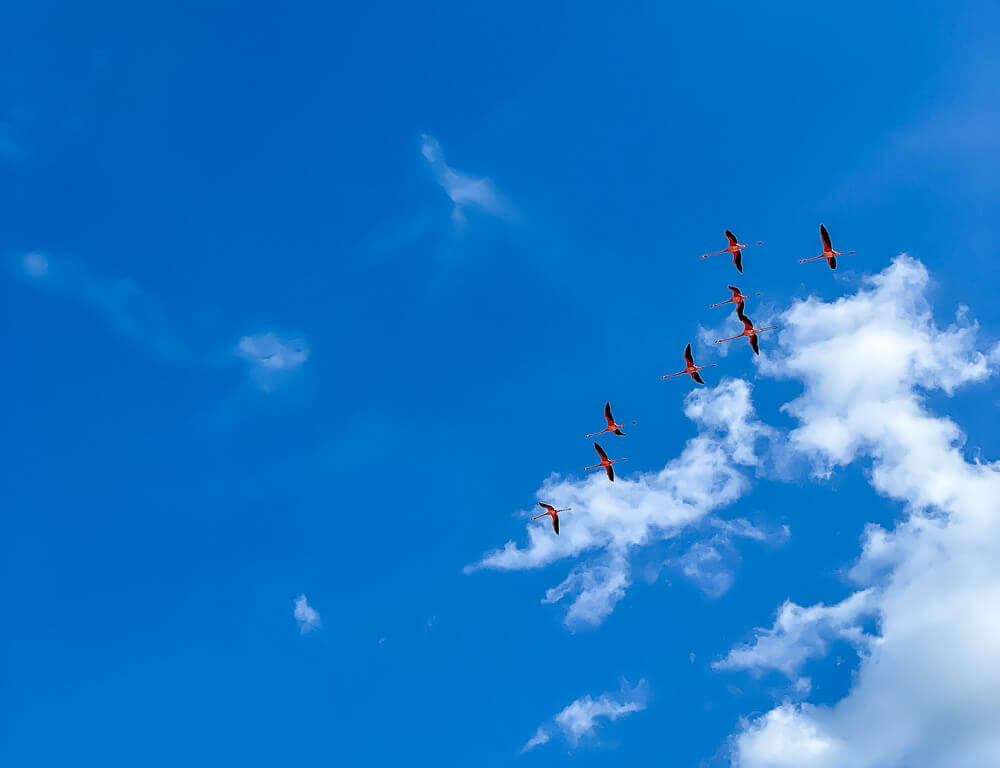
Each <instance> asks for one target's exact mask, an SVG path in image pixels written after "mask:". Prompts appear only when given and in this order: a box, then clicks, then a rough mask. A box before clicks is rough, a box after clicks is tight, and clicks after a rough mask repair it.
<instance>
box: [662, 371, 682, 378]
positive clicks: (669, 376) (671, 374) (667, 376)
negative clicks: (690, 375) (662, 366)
mask: <svg viewBox="0 0 1000 768" xmlns="http://www.w3.org/2000/svg"><path fill="white" fill-rule="evenodd" d="M685 373H687V369H685V370H683V371H681V372H680V373H668V374H667V375H666V376H661V377H660V378H661V379H672V378H673V377H674V376H683V375H684V374H685Z"/></svg>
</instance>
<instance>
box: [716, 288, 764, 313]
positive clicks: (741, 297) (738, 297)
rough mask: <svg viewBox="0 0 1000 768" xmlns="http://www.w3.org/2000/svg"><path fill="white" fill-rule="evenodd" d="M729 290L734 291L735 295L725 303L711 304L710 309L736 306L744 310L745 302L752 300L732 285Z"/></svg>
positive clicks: (757, 294)
mask: <svg viewBox="0 0 1000 768" xmlns="http://www.w3.org/2000/svg"><path fill="white" fill-rule="evenodd" d="M729 290H730V291H732V293H733V295H732V296H731V297H730V298H728V299H726V300H725V301H720V302H719V303H718V304H710V305H709V307H708V308H709V309H715V308H716V307H724V306H725V305H726V304H735V305H736V308H737V309H739V310H741V311H742V309H743V302H744V301H746V300H747V299H749V298H750V296H748V295H745V294H742V293H740V289H739V288H737V287H736V286H735V285H730V286H729ZM753 295H754V296H760V294H759V293H755V294H753Z"/></svg>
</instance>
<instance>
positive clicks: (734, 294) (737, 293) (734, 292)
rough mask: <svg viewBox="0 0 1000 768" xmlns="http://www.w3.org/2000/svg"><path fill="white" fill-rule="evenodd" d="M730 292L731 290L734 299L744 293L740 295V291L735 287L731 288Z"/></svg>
mask: <svg viewBox="0 0 1000 768" xmlns="http://www.w3.org/2000/svg"><path fill="white" fill-rule="evenodd" d="M729 290H731V291H732V292H733V298H734V299H735V298H738V297H740V296H742V295H743V294H742V293H740V289H739V288H737V287H736V286H735V285H731V286H729Z"/></svg>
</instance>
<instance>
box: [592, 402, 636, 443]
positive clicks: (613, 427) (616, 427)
mask: <svg viewBox="0 0 1000 768" xmlns="http://www.w3.org/2000/svg"><path fill="white" fill-rule="evenodd" d="M604 420H605V421H606V422H608V426H606V427H605V428H604V429H602V430H601V431H600V432H592V433H591V434H589V435H587V437H597V436H598V435H603V434H604V433H605V432H611V433H612V434H615V435H624V434H625V433H624V432H622V427H624V426H625V425H624V424H616V423H615V417H614V416H612V415H611V403H605V404H604ZM632 423H633V424H635V423H637V422H634V421H633V422H632Z"/></svg>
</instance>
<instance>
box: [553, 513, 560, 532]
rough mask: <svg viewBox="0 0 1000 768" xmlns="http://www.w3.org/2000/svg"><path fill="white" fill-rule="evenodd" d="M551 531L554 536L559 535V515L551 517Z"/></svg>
mask: <svg viewBox="0 0 1000 768" xmlns="http://www.w3.org/2000/svg"><path fill="white" fill-rule="evenodd" d="M552 530H553V531H555V532H556V536H558V535H559V515H556V514H553V515H552Z"/></svg>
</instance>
